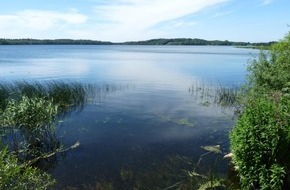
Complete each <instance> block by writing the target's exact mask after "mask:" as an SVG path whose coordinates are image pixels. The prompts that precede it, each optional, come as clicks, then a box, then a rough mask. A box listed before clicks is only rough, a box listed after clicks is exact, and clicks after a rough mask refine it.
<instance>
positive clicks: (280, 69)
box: [248, 32, 290, 91]
mask: <svg viewBox="0 0 290 190" xmlns="http://www.w3.org/2000/svg"><path fill="white" fill-rule="evenodd" d="M248 71H249V81H248V82H249V87H250V88H252V89H254V90H255V91H257V90H261V89H262V90H263V89H264V90H274V91H277V90H278V91H279V90H281V89H283V88H286V87H287V86H288V84H289V82H290V32H289V33H288V34H287V35H286V36H285V38H284V39H283V40H281V41H280V42H279V43H276V44H274V45H273V46H272V47H271V50H270V51H269V52H268V53H267V52H263V51H262V52H261V53H260V56H259V58H258V59H255V60H253V61H252V62H251V64H250V65H249V67H248Z"/></svg>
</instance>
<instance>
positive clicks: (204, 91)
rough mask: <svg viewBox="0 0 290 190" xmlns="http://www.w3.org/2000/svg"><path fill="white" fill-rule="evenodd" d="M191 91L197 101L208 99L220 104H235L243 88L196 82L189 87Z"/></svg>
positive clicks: (210, 101) (207, 100)
mask: <svg viewBox="0 0 290 190" xmlns="http://www.w3.org/2000/svg"><path fill="white" fill-rule="evenodd" d="M188 91H189V93H190V94H191V95H192V96H193V97H194V98H195V100H196V101H201V102H202V101H206V102H209V103H212V104H216V105H220V106H235V105H237V104H238V97H239V95H240V92H241V89H240V87H236V86H223V85H211V84H206V83H196V84H192V86H191V87H189V90H188Z"/></svg>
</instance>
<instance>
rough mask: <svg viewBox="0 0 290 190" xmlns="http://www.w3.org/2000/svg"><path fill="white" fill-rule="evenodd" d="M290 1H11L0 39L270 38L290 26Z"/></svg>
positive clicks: (3, 8) (4, 5)
mask: <svg viewBox="0 0 290 190" xmlns="http://www.w3.org/2000/svg"><path fill="white" fill-rule="evenodd" d="M289 10H290V2H289V0H244V1H241V0H9V1H4V0H3V1H1V3H0V38H37V39H59V38H66V39H67V38H71V39H93V40H102V41H113V42H123V41H136V40H147V39H152V38H180V37H181V38H183V37H185V38H203V39H207V40H215V39H217V40H231V41H246V42H248V41H249V42H268V41H275V40H279V39H281V38H283V36H284V35H285V34H286V33H287V32H288V31H289V30H290V27H289V24H290V14H289Z"/></svg>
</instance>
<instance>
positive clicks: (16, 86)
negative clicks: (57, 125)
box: [0, 81, 95, 111]
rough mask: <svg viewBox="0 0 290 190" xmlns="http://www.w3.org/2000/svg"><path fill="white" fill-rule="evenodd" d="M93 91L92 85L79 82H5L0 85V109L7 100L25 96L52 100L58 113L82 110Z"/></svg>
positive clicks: (3, 107)
mask: <svg viewBox="0 0 290 190" xmlns="http://www.w3.org/2000/svg"><path fill="white" fill-rule="evenodd" d="M94 91H95V86H94V85H91V84H83V83H79V82H63V81H46V82H27V81H16V82H13V83H7V82H6V83H1V84H0V108H1V110H4V109H5V108H6V106H7V105H8V102H9V100H15V101H20V100H21V99H22V97H24V96H25V97H27V98H44V99H47V100H52V101H53V103H54V104H56V105H58V106H59V109H60V111H67V110H69V109H72V108H77V107H79V108H82V107H83V106H84V105H85V104H86V102H87V100H88V98H89V96H92V95H93V93H94Z"/></svg>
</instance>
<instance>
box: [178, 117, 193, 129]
mask: <svg viewBox="0 0 290 190" xmlns="http://www.w3.org/2000/svg"><path fill="white" fill-rule="evenodd" d="M176 123H177V124H179V125H183V126H186V127H194V123H191V122H190V121H189V120H188V118H183V119H179V120H177V121H176Z"/></svg>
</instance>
